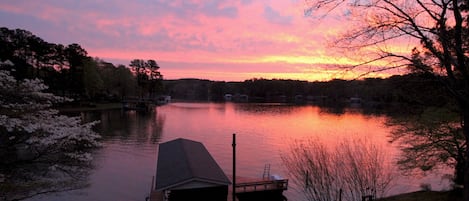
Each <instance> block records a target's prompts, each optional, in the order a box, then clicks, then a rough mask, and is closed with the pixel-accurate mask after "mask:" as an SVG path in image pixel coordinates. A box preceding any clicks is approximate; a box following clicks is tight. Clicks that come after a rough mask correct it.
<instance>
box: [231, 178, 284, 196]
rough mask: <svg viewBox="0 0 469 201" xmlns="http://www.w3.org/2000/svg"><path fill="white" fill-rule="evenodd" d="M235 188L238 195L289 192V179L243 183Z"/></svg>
mask: <svg viewBox="0 0 469 201" xmlns="http://www.w3.org/2000/svg"><path fill="white" fill-rule="evenodd" d="M235 188H236V193H247V192H256V191H270V190H287V189H288V179H282V180H263V181H254V182H243V183H238V184H236V187H235Z"/></svg>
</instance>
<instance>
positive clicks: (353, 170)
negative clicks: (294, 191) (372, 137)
mask: <svg viewBox="0 0 469 201" xmlns="http://www.w3.org/2000/svg"><path fill="white" fill-rule="evenodd" d="M386 156H387V155H386V152H385V151H384V149H383V148H380V147H378V146H376V145H374V144H371V143H369V142H367V141H364V140H344V141H342V142H341V143H339V144H338V145H337V146H336V147H335V148H334V147H328V146H326V145H325V144H324V143H322V142H320V141H319V140H317V139H309V140H305V141H295V142H294V143H292V144H291V146H290V150H289V152H288V153H284V154H282V160H283V162H284V164H285V166H286V168H287V170H288V172H289V174H290V175H289V177H290V179H291V181H292V182H293V183H295V184H296V185H297V186H299V187H303V188H302V189H301V191H302V192H303V193H304V195H305V196H306V198H307V199H308V200H314V201H336V200H350V201H353V200H361V199H362V196H372V197H375V198H376V197H382V196H383V195H384V194H385V193H386V191H387V190H388V189H389V187H390V184H391V182H392V180H393V176H394V171H393V170H392V167H391V166H390V164H391V163H390V158H386Z"/></svg>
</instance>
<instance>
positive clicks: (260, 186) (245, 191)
mask: <svg viewBox="0 0 469 201" xmlns="http://www.w3.org/2000/svg"><path fill="white" fill-rule="evenodd" d="M230 178H232V177H230ZM236 181H237V184H236V187H235V189H236V200H235V201H244V200H251V199H250V198H252V197H258V196H262V197H265V196H266V195H270V196H273V197H276V198H278V199H271V200H279V201H283V200H284V199H283V198H284V197H283V196H282V192H283V191H285V190H288V179H280V180H273V179H266V178H247V177H236ZM232 192H233V191H232V186H231V185H230V186H229V188H228V197H227V201H233V200H232ZM149 201H165V200H164V195H163V192H161V191H155V190H152V192H151V193H150V198H149Z"/></svg>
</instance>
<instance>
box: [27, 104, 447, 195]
mask: <svg viewBox="0 0 469 201" xmlns="http://www.w3.org/2000/svg"><path fill="white" fill-rule="evenodd" d="M82 116H83V118H84V119H86V120H101V124H100V125H99V126H98V127H97V129H98V130H99V131H100V132H101V133H102V135H103V145H104V146H103V147H102V148H101V149H99V150H97V151H96V153H95V154H94V158H95V160H94V163H95V166H96V168H95V169H94V170H93V171H92V172H91V174H90V177H89V183H90V186H89V187H88V188H85V189H80V190H75V191H70V192H63V193H58V194H49V195H45V196H40V197H36V198H33V199H30V200H51V201H54V200H57V201H58V200H71V201H78V200H94V201H109V200H113V201H119V200H122V201H143V200H145V197H146V196H147V195H148V193H149V191H150V188H151V183H152V177H153V176H154V175H155V171H156V160H157V149H158V144H159V143H161V142H166V141H169V140H173V139H177V138H188V139H191V140H195V141H200V142H202V143H203V144H204V145H205V147H206V148H207V149H208V151H209V152H210V153H211V154H212V156H213V157H214V158H215V160H216V161H217V162H218V164H219V165H220V166H221V168H222V169H223V170H224V171H225V172H226V173H227V175H230V174H231V172H232V169H231V168H232V162H231V160H232V159H231V157H232V146H231V143H232V134H233V133H236V138H237V155H236V156H237V175H239V176H245V177H262V174H263V171H264V166H265V165H266V164H270V165H271V169H270V173H271V174H277V175H281V176H283V177H287V173H286V171H285V167H284V166H283V164H282V160H281V157H280V155H281V154H282V153H286V152H287V151H288V148H289V145H290V144H291V142H293V141H294V140H301V139H309V138H311V137H313V138H314V139H317V140H321V141H323V142H324V143H326V144H329V145H334V144H336V143H337V142H338V141H340V140H341V139H343V138H347V139H367V140H368V141H370V142H372V143H375V144H378V145H380V146H381V147H384V148H385V149H387V150H388V153H389V155H390V156H391V157H392V156H395V155H397V154H398V151H397V149H396V148H394V147H393V146H391V145H389V144H388V142H387V135H388V133H389V129H388V128H386V127H385V126H384V123H385V121H386V119H387V117H386V116H382V115H365V114H363V113H361V112H360V110H359V109H346V110H331V109H326V108H320V107H316V106H310V105H305V106H293V105H283V104H233V103H226V104H225V103H171V104H168V105H165V106H161V107H158V108H156V109H155V112H152V113H149V114H145V115H142V114H138V113H136V112H123V111H121V110H106V111H96V112H86V113H82ZM422 183H429V184H431V185H432V189H434V190H438V189H443V188H446V186H447V182H441V177H440V176H439V175H435V174H434V175H430V176H427V177H399V178H398V179H396V182H395V184H394V185H393V187H392V188H391V189H390V191H389V194H397V193H403V192H410V191H416V190H420V184H422ZM296 188H298V187H296V186H295V185H294V184H292V183H290V188H289V190H288V191H286V192H285V193H284V194H285V195H286V196H287V198H288V199H289V200H299V201H301V200H302V196H301V194H299V193H298V191H296V190H295V189H296Z"/></svg>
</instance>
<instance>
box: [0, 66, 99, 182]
mask: <svg viewBox="0 0 469 201" xmlns="http://www.w3.org/2000/svg"><path fill="white" fill-rule="evenodd" d="M47 88H48V87H47V85H45V84H44V83H43V82H42V81H41V80H39V79H25V80H21V81H18V80H16V79H15V78H14V77H13V76H11V75H10V73H9V72H8V71H5V70H0V103H1V108H0V129H2V130H4V131H6V132H0V149H1V148H2V147H7V146H11V147H12V148H15V149H18V147H21V151H26V152H27V153H28V154H27V155H28V156H29V155H33V156H34V157H31V158H34V160H40V161H41V163H44V161H50V162H51V163H52V164H51V165H48V166H46V167H45V169H46V170H47V171H71V170H74V169H76V170H79V169H80V168H77V167H76V166H79V165H80V164H82V163H89V162H90V161H91V160H92V159H93V157H92V155H91V151H92V149H93V148H95V147H98V146H100V143H99V139H100V135H99V134H98V133H96V132H94V131H93V130H92V127H93V126H94V125H96V124H97V123H98V122H90V123H83V122H82V120H81V119H80V117H70V116H66V115H61V114H59V111H57V110H54V109H51V106H52V104H54V103H60V102H64V101H70V100H71V99H68V98H64V97H60V96H55V95H54V94H51V93H46V92H44V90H46V89H47ZM2 135H6V136H2ZM2 139H6V140H7V141H9V142H5V141H2ZM0 151H2V150H0ZM0 156H2V155H0ZM4 157H7V156H4ZM14 158H15V157H13V159H14ZM0 160H1V161H7V159H4V158H1V157H0ZM8 160H11V158H10V159H8ZM1 161H0V165H1V164H2V162H1ZM32 162H34V161H32ZM0 174H2V172H0Z"/></svg>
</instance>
